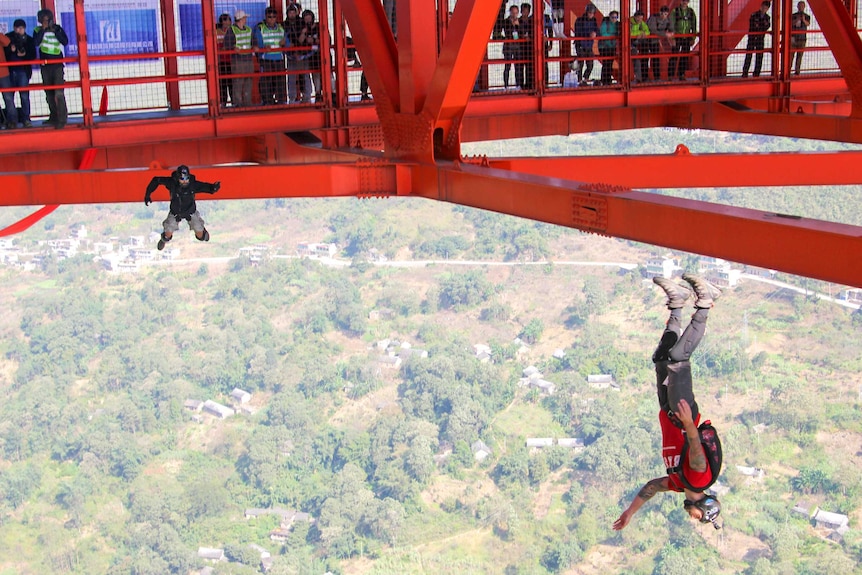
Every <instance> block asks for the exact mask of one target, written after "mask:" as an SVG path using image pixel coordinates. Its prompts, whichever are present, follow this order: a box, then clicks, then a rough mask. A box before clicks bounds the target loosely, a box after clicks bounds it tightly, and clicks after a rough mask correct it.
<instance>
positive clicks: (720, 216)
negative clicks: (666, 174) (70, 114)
mask: <svg viewBox="0 0 862 575" xmlns="http://www.w3.org/2000/svg"><path fill="white" fill-rule="evenodd" d="M193 171H194V173H195V174H196V175H197V176H198V177H199V178H200V179H201V180H204V181H215V180H219V181H221V182H222V184H223V186H222V190H221V191H220V192H219V193H218V194H217V195H216V196H207V195H206V194H202V195H201V196H200V197H201V199H209V198H210V197H212V199H253V198H272V197H339V196H388V195H392V194H394V193H396V192H397V193H401V194H404V195H408V194H409V195H413V196H416V197H423V198H428V199H434V200H440V201H446V202H452V203H457V204H460V205H465V206H472V207H476V208H481V209H486V210H492V211H496V212H500V213H504V214H511V215H516V216H520V217H523V218H529V219H533V220H536V221H542V222H548V223H552V224H557V225H561V226H566V227H570V228H576V229H580V230H584V231H588V232H593V233H597V234H602V235H609V236H613V237H619V238H625V239H630V240H635V241H640V242H646V243H649V244H654V245H658V246H665V247H668V248H672V249H678V250H685V251H689V252H693V253H698V254H705V255H711V256H716V257H721V258H725V259H728V260H731V261H736V262H740V263H747V264H754V265H757V266H761V267H767V268H771V269H776V270H780V271H784V272H788V273H793V274H798V275H802V276H807V277H811V278H817V279H822V280H826V281H832V282H837V283H841V284H846V285H853V286H859V287H862V227H857V226H850V225H845V224H837V223H831V222H823V221H819V220H811V219H807V218H800V217H796V216H787V215H782V214H775V213H769V212H763V211H759V210H750V209H744V208H737V207H733V206H725V205H719V204H712V203H707V202H698V201H692V200H685V199H680V198H673V197H668V196H661V195H657V194H650V193H644V192H637V191H633V190H631V189H629V188H626V187H623V186H614V185H611V184H585V183H579V182H574V181H569V180H563V179H559V178H551V177H542V176H534V175H530V174H523V173H513V172H509V171H505V170H498V169H494V168H486V167H477V166H472V165H468V164H460V163H441V164H440V165H438V166H434V165H418V164H408V163H394V162H389V161H387V160H378V161H375V160H373V159H369V160H367V161H361V162H355V163H353V164H342V165H327V164H306V165H300V166H253V167H249V166H231V167H224V168H198V169H193ZM166 174H167V172H165V171H163V170H158V171H157V170H141V171H128V172H110V171H108V172H84V173H74V172H57V173H45V174H6V175H0V186H2V189H4V190H6V191H7V192H6V193H4V194H3V196H2V198H0V203H2V204H3V205H38V204H63V203H115V202H140V201H142V200H143V193H144V190H145V188H146V185H147V183H148V182H149V180H150V178H151V177H152V176H154V175H166ZM274 181H277V182H279V181H280V182H290V185H285V186H284V187H277V186H272V182H274ZM154 199H155V200H156V201H164V200H166V199H167V193H166V192H165V191H164V190H160V191H158V192H157V193H156V194H155V195H154Z"/></svg>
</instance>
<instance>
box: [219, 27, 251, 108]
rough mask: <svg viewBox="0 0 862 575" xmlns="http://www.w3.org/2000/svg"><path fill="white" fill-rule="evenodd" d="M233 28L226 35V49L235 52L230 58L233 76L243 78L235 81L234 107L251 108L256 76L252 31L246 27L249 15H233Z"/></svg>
mask: <svg viewBox="0 0 862 575" xmlns="http://www.w3.org/2000/svg"><path fill="white" fill-rule="evenodd" d="M233 22H234V23H233V26H231V27H230V28H229V29H228V31H227V32H225V35H224V49H225V50H233V51H234V52H233V54H231V57H230V69H231V72H232V73H233V74H241V75H242V76H241V77H238V78H234V79H233V93H232V94H231V97H233V99H234V104H233V105H234V106H237V107H248V106H251V76H252V74H254V56H252V44H251V38H252V29H251V28H250V27H248V26H246V22H248V14H247V13H246V12H245V11H243V10H237V11H236V13H235V14H234V15H233Z"/></svg>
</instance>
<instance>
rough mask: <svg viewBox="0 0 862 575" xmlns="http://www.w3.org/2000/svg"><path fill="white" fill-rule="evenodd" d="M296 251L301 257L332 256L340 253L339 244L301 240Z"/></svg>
mask: <svg viewBox="0 0 862 575" xmlns="http://www.w3.org/2000/svg"><path fill="white" fill-rule="evenodd" d="M296 253H297V254H299V255H300V256H301V257H308V258H315V257H316V258H331V257H333V256H334V255H335V254H336V253H338V246H336V245H335V244H323V243H313V242H301V243H300V244H299V245H298V246H296Z"/></svg>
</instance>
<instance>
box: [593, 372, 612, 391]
mask: <svg viewBox="0 0 862 575" xmlns="http://www.w3.org/2000/svg"><path fill="white" fill-rule="evenodd" d="M587 383H588V384H590V387H592V388H594V389H607V388H609V387H617V386H616V382H615V381H614V376H612V375H610V374H606V373H602V374H595V375H588V376H587Z"/></svg>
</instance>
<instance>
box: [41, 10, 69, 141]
mask: <svg viewBox="0 0 862 575" xmlns="http://www.w3.org/2000/svg"><path fill="white" fill-rule="evenodd" d="M36 19H37V20H38V21H39V25H38V26H36V28H35V29H34V30H33V43H34V44H35V45H36V46H38V48H39V59H40V60H46V62H45V63H44V64H42V84H44V85H45V86H62V85H63V84H65V83H66V79H65V77H64V76H63V69H64V66H63V62H58V61H57V60H62V59H63V46H66V45H68V44H69V37H68V36H67V35H66V31H65V30H63V28H62V27H61V26H59V25H58V24H57V23H56V22H54V13H53V12H51V11H50V10H39V12H38V13H37V15H36ZM45 99H46V100H47V102H48V119H47V120H45V121H44V122H43V124H47V125H52V126H54V128H56V129H58V130H60V129H62V128H64V127H65V126H66V120H67V119H68V117H69V112H68V110H67V108H66V93H65V91H64V90H63V88H62V87H61V88H50V89H47V90H45Z"/></svg>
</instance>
